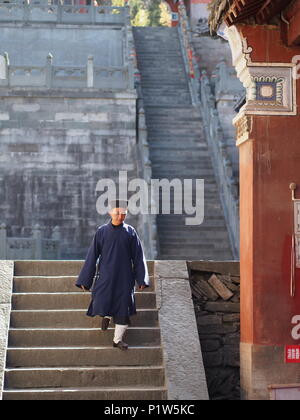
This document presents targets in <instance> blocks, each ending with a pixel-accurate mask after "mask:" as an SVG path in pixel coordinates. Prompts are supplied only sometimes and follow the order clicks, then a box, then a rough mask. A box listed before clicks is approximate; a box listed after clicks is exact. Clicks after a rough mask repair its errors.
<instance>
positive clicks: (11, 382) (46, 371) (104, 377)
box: [4, 366, 165, 390]
mask: <svg viewBox="0 0 300 420" xmlns="http://www.w3.org/2000/svg"><path fill="white" fill-rule="evenodd" d="M137 385H138V386H140V387H141V388H142V387H143V386H153V387H154V386H155V387H162V386H164V385H165V375H164V368H163V367H162V366H145V367H136V366H131V367H129V366H107V367H96V366H94V367H76V366H75V367H57V368H55V367H52V368H17V369H16V368H9V369H6V372H5V383H4V386H5V388H6V390H7V389H12V388H15V389H20V388H23V389H28V388H78V387H81V388H84V387H86V388H92V387H117V388H118V387H122V386H127V387H130V386H137Z"/></svg>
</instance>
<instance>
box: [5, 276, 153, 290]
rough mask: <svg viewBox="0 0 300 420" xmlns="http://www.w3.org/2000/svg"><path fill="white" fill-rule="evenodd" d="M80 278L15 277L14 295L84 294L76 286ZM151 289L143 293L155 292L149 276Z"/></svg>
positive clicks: (151, 277) (148, 288)
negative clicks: (32, 293) (31, 293)
mask: <svg viewBox="0 0 300 420" xmlns="http://www.w3.org/2000/svg"><path fill="white" fill-rule="evenodd" d="M77 278H78V276H53V277H52V276H47V277H46V276H17V277H14V281H13V291H14V293H30V292H34V293H51V292H52V293H58V292H61V293H67V292H77V293H82V291H81V289H79V288H78V287H76V286H75V283H76V280H77ZM149 280H150V287H147V288H146V289H144V291H143V292H145V293H147V292H150V291H151V292H153V291H154V276H153V275H152V276H149Z"/></svg>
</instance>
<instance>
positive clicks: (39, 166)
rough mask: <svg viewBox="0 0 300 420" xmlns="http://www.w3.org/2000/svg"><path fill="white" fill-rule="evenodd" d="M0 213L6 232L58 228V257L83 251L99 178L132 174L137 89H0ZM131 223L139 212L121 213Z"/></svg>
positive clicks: (93, 221)
mask: <svg viewBox="0 0 300 420" xmlns="http://www.w3.org/2000/svg"><path fill="white" fill-rule="evenodd" d="M0 96H1V101H0V139H1V142H0V167H1V175H0V213H1V215H2V220H1V222H5V223H6V225H7V228H8V236H31V229H32V226H33V225H35V224H36V223H39V224H40V226H41V227H42V229H44V231H43V235H42V236H43V237H49V236H50V233H51V230H52V229H53V228H54V226H56V225H58V226H59V227H60V228H61V237H62V254H61V258H63V259H69V258H70V259H73V258H75V259H77V258H85V256H86V250H87V246H88V245H89V244H90V242H91V239H92V237H93V234H94V232H95V229H96V227H97V226H98V225H100V224H102V223H104V222H106V221H107V220H108V218H107V217H105V216H100V215H99V214H98V213H97V211H96V201H97V198H98V196H99V194H100V193H97V192H96V191H95V189H96V185H97V182H98V180H100V179H101V178H111V179H113V180H115V181H116V182H117V181H118V176H119V171H120V170H124V171H128V182H129V180H130V179H131V178H136V177H137V163H136V156H137V147H136V94H135V93H134V92H129V91H128V92H119V93H113V92H102V93H99V91H91V90H88V89H86V90H84V89H80V90H76V89H75V90H74V89H72V90H70V91H68V90H63V89H61V90H59V91H54V90H48V91H42V90H40V91H37V90H29V89H25V88H24V89H10V90H6V89H1V93H0ZM126 220H127V221H128V223H132V224H133V225H135V227H137V228H138V217H131V216H129V217H128V219H126Z"/></svg>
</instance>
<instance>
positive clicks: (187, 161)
mask: <svg viewBox="0 0 300 420" xmlns="http://www.w3.org/2000/svg"><path fill="white" fill-rule="evenodd" d="M133 33H134V39H135V46H136V52H137V61H138V68H139V70H140V72H141V86H142V93H143V98H144V104H145V114H146V123H147V130H148V142H149V149H150V159H151V161H152V177H153V178H154V179H162V178H167V179H169V180H172V179H174V178H179V179H181V180H183V179H197V178H198V179H204V182H205V197H204V198H205V214H204V216H205V218H204V223H203V224H202V225H198V226H186V225H185V220H184V219H185V217H186V215H176V214H170V215H162V214H160V215H158V218H157V225H158V239H159V255H158V258H159V259H169V260H173V259H175V260H177V259H179V260H181V259H185V260H188V259H214V260H227V259H232V251H231V247H230V241H229V236H228V232H227V227H226V223H225V218H224V214H223V210H222V206H221V202H220V198H219V194H218V188H217V183H216V179H215V175H214V168H213V166H212V162H211V158H210V153H209V149H208V145H207V142H206V139H205V133H204V128H203V121H202V119H201V115H200V113H199V110H197V109H196V108H195V107H194V106H193V105H192V103H191V96H190V92H189V86H188V80H187V76H186V72H185V67H184V62H183V57H182V52H181V48H180V42H179V37H178V31H177V28H166V27H160V28H152V27H150V28H134V30H133ZM171 209H172V206H171ZM188 217H189V216H188Z"/></svg>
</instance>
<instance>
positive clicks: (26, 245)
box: [0, 223, 60, 260]
mask: <svg viewBox="0 0 300 420" xmlns="http://www.w3.org/2000/svg"><path fill="white" fill-rule="evenodd" d="M32 230H33V232H32V237H31V238H17V237H7V230H6V225H5V223H2V224H1V225H0V260H30V259H36V260H39V259H44V260H50V259H53V260H56V259H59V258H60V229H59V227H58V226H56V227H55V228H54V229H53V232H52V238H51V239H45V238H42V229H41V227H40V226H39V225H38V224H37V225H35V226H34V227H33V229H32Z"/></svg>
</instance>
